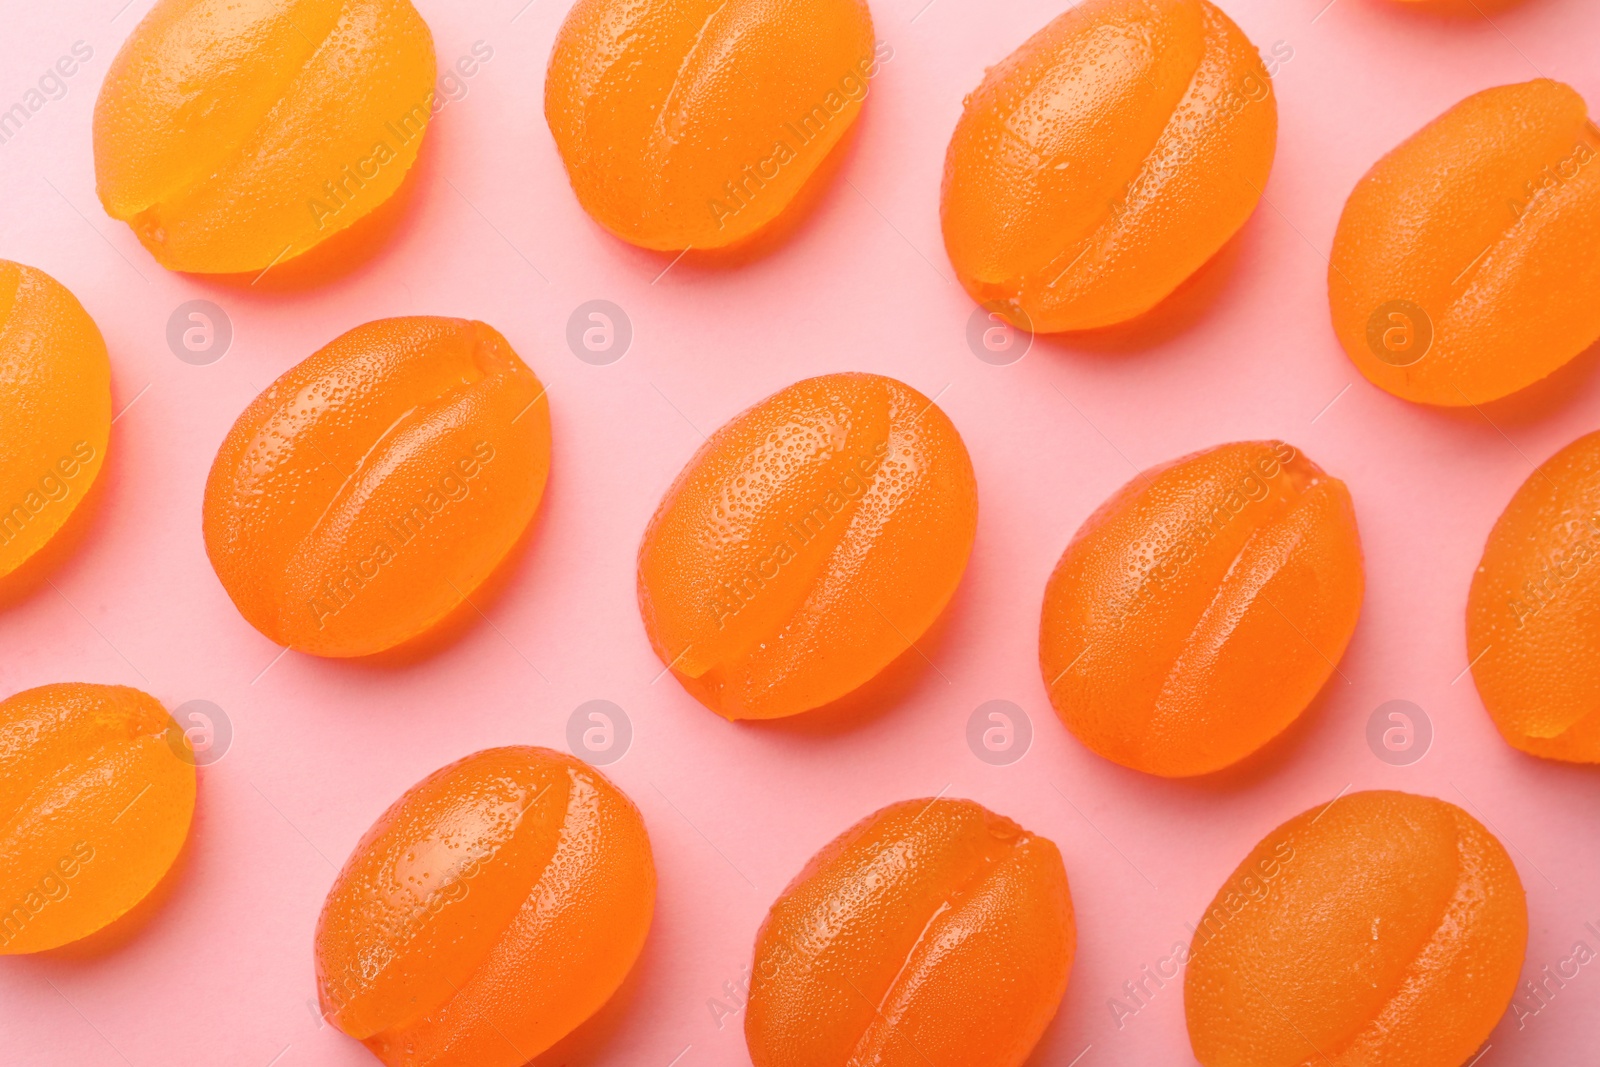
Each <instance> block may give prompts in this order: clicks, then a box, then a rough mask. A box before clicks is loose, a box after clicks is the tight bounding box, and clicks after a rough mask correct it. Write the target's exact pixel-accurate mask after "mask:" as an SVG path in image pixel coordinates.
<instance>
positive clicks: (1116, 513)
mask: <svg viewBox="0 0 1600 1067" xmlns="http://www.w3.org/2000/svg"><path fill="white" fill-rule="evenodd" d="M1363 584H1364V583H1363V576H1362V564H1361V541H1360V537H1359V536H1358V534H1357V532H1356V519H1355V511H1354V508H1353V507H1352V505H1351V502H1350V493H1349V491H1348V490H1347V489H1346V488H1345V486H1344V483H1343V482H1341V481H1339V480H1338V479H1337V478H1330V477H1329V476H1328V475H1327V473H1326V472H1324V471H1323V470H1322V468H1320V467H1318V466H1317V465H1316V464H1315V463H1312V462H1311V461H1310V460H1309V459H1307V458H1306V457H1305V456H1304V455H1302V454H1301V453H1299V452H1297V451H1296V450H1295V449H1294V447H1293V446H1291V445H1287V444H1284V443H1283V442H1281V441H1243V442H1238V443H1236V444H1228V445H1219V446H1218V447H1216V448H1213V449H1209V450H1207V451H1205V452H1197V453H1194V454H1193V455H1190V456H1185V457H1183V458H1182V459H1179V460H1175V461H1173V462H1172V463H1169V464H1167V465H1165V466H1162V467H1157V468H1155V469H1153V470H1149V471H1145V472H1144V473H1143V474H1140V475H1139V476H1138V477H1136V478H1135V479H1134V480H1133V481H1131V482H1129V483H1128V484H1127V485H1125V486H1123V487H1122V489H1121V490H1119V491H1118V492H1117V493H1115V494H1114V495H1113V496H1112V497H1111V498H1110V499H1108V500H1107V501H1106V502H1105V503H1104V504H1102V505H1100V508H1099V509H1098V510H1097V511H1095V513H1094V514H1093V515H1091V516H1089V518H1088V519H1087V520H1086V521H1085V522H1084V524H1083V526H1082V527H1080V528H1079V530H1078V532H1077V534H1075V535H1074V536H1073V538H1072V543H1071V544H1069V545H1068V546H1067V550H1066V552H1064V553H1063V554H1062V556H1061V560H1060V562H1058V563H1057V564H1056V569H1055V572H1054V573H1053V574H1051V575H1050V582H1049V584H1048V585H1047V586H1046V588H1045V594H1044V615H1043V621H1042V624H1041V626H1040V631H1039V664H1040V667H1041V668H1042V669H1043V672H1044V680H1045V685H1046V687H1047V688H1048V689H1049V692H1050V702H1051V703H1052V704H1053V705H1055V709H1056V712H1057V714H1059V715H1060V716H1061V718H1062V721H1064V722H1065V723H1066V724H1067V727H1068V728H1069V729H1070V730H1071V731H1072V732H1073V733H1074V734H1075V735H1076V736H1077V737H1078V739H1079V740H1080V741H1082V742H1083V743H1084V744H1085V745H1088V746H1089V747H1090V748H1091V749H1093V750H1094V751H1096V752H1098V753H1099V754H1100V755H1102V756H1104V757H1106V758H1107V759H1110V760H1115V761H1116V762H1117V763H1120V764H1122V765H1123V766H1125V767H1132V768H1133V769H1135V770H1140V771H1147V772H1149V773H1151V774H1160V775H1166V776H1169V777H1178V776H1184V775H1194V774H1206V773H1208V772H1211V771H1215V770H1219V769H1221V768H1223V767H1226V766H1228V765H1229V764H1231V763H1234V762H1236V761H1238V760H1241V759H1243V758H1244V757H1245V756H1247V755H1249V754H1250V753H1252V752H1254V751H1255V750H1256V749H1258V748H1260V747H1261V746H1262V745H1264V744H1266V743H1267V742H1268V741H1270V740H1271V739H1272V738H1274V737H1276V736H1277V735H1278V734H1279V733H1281V732H1282V731H1283V730H1284V729H1285V728H1287V727H1288V725H1289V724H1290V723H1291V722H1293V721H1294V720H1295V719H1296V718H1297V717H1298V716H1299V715H1300V713H1301V712H1302V711H1304V710H1305V708H1306V705H1307V704H1309V703H1310V702H1311V699H1312V698H1313V697H1314V696H1316V694H1317V691H1318V690H1319V689H1321V688H1322V685H1323V683H1324V682H1326V681H1327V680H1328V677H1329V675H1331V674H1332V673H1333V671H1334V669H1335V668H1334V664H1336V663H1337V662H1338V661H1339V657H1340V656H1342V655H1343V654H1344V650H1345V646H1346V645H1347V644H1348V643H1349V641H1350V635H1351V634H1352V633H1353V632H1354V630H1355V625H1356V618H1357V616H1358V615H1359V614H1360V612H1361V597H1362V591H1363Z"/></svg>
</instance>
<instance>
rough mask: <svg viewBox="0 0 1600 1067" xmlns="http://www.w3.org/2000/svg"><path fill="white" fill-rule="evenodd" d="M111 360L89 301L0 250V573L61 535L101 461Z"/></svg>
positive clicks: (106, 437) (108, 413)
mask: <svg viewBox="0 0 1600 1067" xmlns="http://www.w3.org/2000/svg"><path fill="white" fill-rule="evenodd" d="M110 436H111V363H110V361H109V360H108V359H107V358H106V343H105V341H104V340H103V339H102V338H101V336H100V330H99V329H98V328H97V327H96V326H95V324H94V320H93V319H91V318H90V317H89V314H88V312H86V311H84V310H83V305H82V304H80V303H78V300H77V298H76V297H74V296H73V295H72V294H71V293H69V292H68V291H67V290H66V288H65V287H64V286H62V285H61V283H60V282H58V281H56V280H55V279H54V278H52V277H50V275H48V274H46V273H44V272H43V271H41V270H35V269H34V268H32V267H25V266H23V265H22V264H20V263H13V262H11V261H10V260H5V259H0V441H3V442H4V448H3V449H0V578H3V577H4V576H6V575H8V574H10V573H11V572H12V571H14V570H16V569H17V568H18V567H20V566H21V565H22V564H23V563H24V562H25V561H27V559H28V558H29V557H30V556H32V555H33V554H34V553H35V552H37V551H39V549H41V548H43V547H44V545H45V543H46V542H47V541H49V540H50V538H51V537H53V536H55V533H56V531H58V530H60V529H61V526H62V524H63V523H65V522H66V521H67V518H68V517H69V516H70V515H71V514H72V513H73V511H74V510H75V509H76V508H77V507H78V505H79V504H80V503H81V502H82V501H83V498H84V495H85V494H87V493H88V492H89V487H90V486H91V485H93V484H94V480H95V478H96V477H97V476H98V475H99V473H100V468H101V467H102V466H103V465H104V461H105V455H106V442H107V441H108V440H109V439H110Z"/></svg>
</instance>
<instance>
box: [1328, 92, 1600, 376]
mask: <svg viewBox="0 0 1600 1067" xmlns="http://www.w3.org/2000/svg"><path fill="white" fill-rule="evenodd" d="M1597 156H1600V130H1596V128H1595V126H1594V123H1593V122H1591V121H1590V120H1589V116H1588V109H1587V108H1586V107H1585V105H1584V102H1583V98H1582V97H1581V96H1579V95H1578V94H1577V93H1576V92H1575V91H1574V90H1573V89H1571V88H1570V87H1568V86H1566V85H1563V84H1561V83H1560V82H1554V81H1547V80H1544V79H1540V80H1538V81H1531V82H1524V83H1522V84H1519V85H1502V86H1499V87H1498V88H1494V89H1486V90H1484V91H1483V92H1481V93H1477V94H1475V95H1473V96H1469V97H1467V98H1466V99H1465V100H1463V101H1461V102H1460V103H1459V104H1457V105H1456V106H1455V107H1453V108H1451V109H1450V110H1449V111H1446V112H1445V113H1444V114H1443V115H1440V116H1439V117H1438V118H1437V119H1434V120H1433V121H1432V122H1430V123H1429V124H1428V125H1427V126H1424V127H1423V128H1422V129H1421V130H1419V131H1418V132H1417V133H1415V134H1413V135H1412V137H1411V138H1410V139H1409V140H1407V141H1405V142H1404V143H1403V144H1401V145H1400V147H1398V148H1396V149H1395V150H1394V151H1392V152H1390V153H1389V154H1388V155H1386V156H1384V157H1383V158H1382V159H1380V160H1379V161H1378V162H1377V163H1376V164H1374V165H1373V167H1372V169H1371V170H1369V171H1367V173H1366V176H1365V177H1363V178H1362V179H1361V182H1360V183H1359V184H1358V185H1357V186H1356V187H1355V190H1354V191H1353V192H1352V193H1351V194H1350V199H1349V201H1348V202H1347V203H1346V204H1345V207H1344V214H1343V215H1342V216H1341V217H1340V219H1339V229H1338V231H1337V232H1336V233H1335V234H1334V239H1333V252H1332V255H1331V257H1330V260H1329V264H1328V298H1329V303H1330V305H1331V306H1332V310H1333V326H1334V329H1335V331H1337V333H1338V335H1339V341H1340V343H1341V344H1343V345H1344V350H1345V352H1346V353H1347V354H1348V355H1349V356H1350V360H1351V362H1353V363H1354V364H1355V365H1356V368H1357V369H1358V370H1360V371H1361V373H1362V374H1364V375H1366V377H1367V379H1368V380H1369V381H1371V382H1372V383H1373V384H1374V385H1376V386H1378V387H1379V388H1382V389H1386V390H1388V391H1389V392H1391V393H1393V394H1394V395H1395V396H1398V397H1403V398H1404V399H1406V400H1414V401H1417V402H1419V403H1423V404H1441V405H1449V406H1461V405H1467V404H1481V403H1484V402H1485V401H1489V400H1495V399H1497V398H1499V397H1502V396H1505V395H1507V394H1508V393H1513V392H1515V391H1517V390H1518V389H1521V388H1523V387H1524V386H1527V385H1531V384H1532V383H1534V382H1536V381H1538V380H1539V379H1541V378H1543V377H1545V376H1546V375H1547V374H1549V373H1551V372H1552V371H1554V370H1555V369H1556V368H1558V367H1560V366H1561V365H1563V364H1564V363H1566V362H1568V361H1569V360H1571V359H1572V358H1573V357H1574V356H1576V355H1577V354H1578V353H1579V352H1581V351H1583V350H1584V349H1585V348H1587V347H1588V346H1589V345H1590V344H1592V343H1594V341H1595V339H1596V338H1600V299H1596V297H1595V294H1596V293H1597V292H1600V164H1596V163H1595V159H1596V157H1597Z"/></svg>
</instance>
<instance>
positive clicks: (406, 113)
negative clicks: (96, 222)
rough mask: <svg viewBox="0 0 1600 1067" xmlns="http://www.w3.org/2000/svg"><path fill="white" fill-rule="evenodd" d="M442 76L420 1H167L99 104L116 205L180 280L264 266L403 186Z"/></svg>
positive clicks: (102, 146)
mask: <svg viewBox="0 0 1600 1067" xmlns="http://www.w3.org/2000/svg"><path fill="white" fill-rule="evenodd" d="M434 73H435V72H434V59H433V36H432V34H430V33H429V32H428V26H427V23H425V22H423V21H422V17H421V16H420V15H418V14H417V11H416V9H415V8H414V7H412V6H411V2H410V0H251V2H249V3H239V2H237V0H159V2H158V3H157V4H156V5H155V7H153V8H151V10H150V13H149V14H147V15H146V16H145V17H144V20H143V21H142V22H140V23H139V25H138V27H137V28H136V29H135V30H134V31H133V34H132V36H130V37H129V38H128V40H127V41H126V42H125V43H124V44H123V46H122V50H121V51H120V52H118V53H117V57H116V59H114V60H112V63H111V69H110V71H109V72H108V73H107V75H106V80H105V84H104V86H102V87H101V90H100V98H99V100H98V101H97V102H96V103H95V109H94V162H95V175H96V179H97V184H98V186H99V191H100V202H101V203H102V204H103V205H105V209H106V212H107V213H108V214H109V215H111V217H112V218H116V219H121V220H122V221H124V222H126V223H128V225H130V226H131V227H133V231H134V233H135V234H137V235H138V237H139V240H140V241H141V242H142V243H143V244H144V246H145V247H146V248H148V249H149V250H150V254H151V255H153V256H155V257H156V259H157V261H159V262H160V263H161V265H162V266H164V267H167V268H169V269H171V270H181V271H194V272H200V273H227V272H235V271H254V270H264V269H266V268H267V267H269V266H271V265H273V264H275V263H280V262H282V261H284V260H286V259H289V258H291V257H293V256H297V255H299V254H300V253H302V252H304V251H306V250H307V249H309V248H311V247H312V246H313V245H316V244H318V243H319V242H321V241H324V240H326V239H327V238H329V237H331V236H333V235H334V234H335V233H338V232H339V231H340V230H343V229H345V228H346V227H347V226H349V225H350V224H351V223H353V222H355V221H356V220H357V219H359V218H361V217H362V216H364V215H366V214H368V213H370V212H371V211H372V210H373V209H374V208H376V207H377V206H378V205H379V204H382V203H383V202H384V201H385V200H387V199H388V198H389V197H390V196H391V195H393V193H394V192H395V190H396V189H398V188H399V187H400V181H401V179H402V178H404V177H405V174H406V171H407V170H408V169H410V167H411V164H412V162H413V161H415V160H416V158H417V150H418V148H419V147H420V146H421V144H422V135H423V132H424V130H425V129H426V128H427V125H428V119H429V118H430V117H431V116H432V114H433V81H434Z"/></svg>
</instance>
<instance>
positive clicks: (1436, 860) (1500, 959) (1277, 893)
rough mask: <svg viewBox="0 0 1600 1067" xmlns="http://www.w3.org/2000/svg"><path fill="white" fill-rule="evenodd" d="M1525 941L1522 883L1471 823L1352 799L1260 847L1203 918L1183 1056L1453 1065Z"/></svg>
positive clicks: (1449, 809)
mask: <svg viewBox="0 0 1600 1067" xmlns="http://www.w3.org/2000/svg"><path fill="white" fill-rule="evenodd" d="M1527 943H1528V908H1527V902H1526V900H1525V898H1524V896H1523V892H1522V882H1521V881H1520V880H1519V879H1518V878H1517V871H1516V868H1515V867H1513V866H1512V865H1511V858H1510V857H1509V856H1507V855H1506V850H1505V849H1504V848H1502V847H1501V845H1500V842H1499V841H1496V840H1495V839H1494V837H1493V835H1491V834H1490V833H1489V831H1487V830H1485V829H1484V828H1483V827H1482V826H1481V825H1479V823H1478V821H1477V820H1476V819H1474V818H1473V817H1472V816H1470V815H1468V814H1467V813H1466V812H1464V811H1462V810H1461V809H1460V808H1458V807H1456V806H1455V805H1454V804H1447V803H1445V802H1444V801H1442V800H1434V799H1433V798H1431V797H1420V796H1414V795H1412V794H1410V793H1398V792H1390V791H1377V792H1370V793H1351V794H1349V795H1348V796H1344V797H1340V798H1338V799H1336V800H1334V801H1333V803H1331V804H1326V805H1318V806H1317V807H1315V808H1312V809H1311V810H1310V811H1306V812H1303V813H1301V814H1300V815H1297V816H1295V817H1294V818H1293V819H1290V820H1289V821H1288V822H1286V823H1284V824H1283V825H1282V826H1280V827H1278V828H1277V829H1276V830H1274V831H1272V833H1270V834H1268V835H1267V836H1266V838H1265V839H1264V840H1263V841H1262V842H1261V843H1260V844H1259V845H1257V846H1256V847H1255V849H1254V850H1253V851H1252V852H1251V853H1250V855H1249V856H1247V857H1246V858H1245V861H1244V862H1243V863H1241V864H1240V865H1239V867H1238V869H1237V870H1235V871H1234V872H1233V874H1232V875H1231V876H1230V877H1229V878H1228V881H1227V882H1226V883H1225V884H1224V885H1223V887H1222V888H1221V889H1220V890H1219V891H1218V892H1217V896H1216V899H1214V900H1213V901H1212V902H1211V906H1210V907H1209V908H1208V909H1206V912H1205V914H1204V915H1203V916H1201V918H1200V921H1199V922H1198V923H1197V924H1196V926H1195V936H1194V941H1193V943H1192V945H1191V946H1190V950H1189V957H1188V973H1187V974H1186V975H1185V976H1184V985H1183V998H1184V1011H1185V1014H1186V1015H1187V1016H1188V1021H1189V1043H1190V1045H1192V1046H1193V1048H1194V1054H1195V1058H1196V1059H1198V1060H1199V1061H1200V1063H1201V1064H1202V1065H1203V1067H1309V1065H1312V1064H1317V1065H1324V1064H1325V1065H1327V1067H1376V1065H1379V1064H1381V1065H1383V1067H1461V1065H1462V1064H1463V1063H1465V1062H1466V1061H1467V1060H1468V1059H1469V1058H1470V1057H1471V1056H1472V1054H1473V1052H1475V1051H1476V1050H1477V1049H1478V1047H1479V1046H1480V1045H1482V1044H1483V1041H1484V1039H1485V1038H1487V1037H1488V1036H1489V1031H1490V1030H1492V1029H1494V1026H1495V1024H1496V1023H1497V1022H1499V1020H1500V1017H1501V1015H1503V1014H1504V1013H1505V1010H1506V1005H1507V1004H1509V1003H1510V1002H1511V995H1512V993H1513V992H1514V991H1515V989H1516V984H1517V975H1518V973H1519V971H1520V970H1521V968H1522V958H1523V952H1524V950H1525V948H1526V947H1527Z"/></svg>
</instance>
